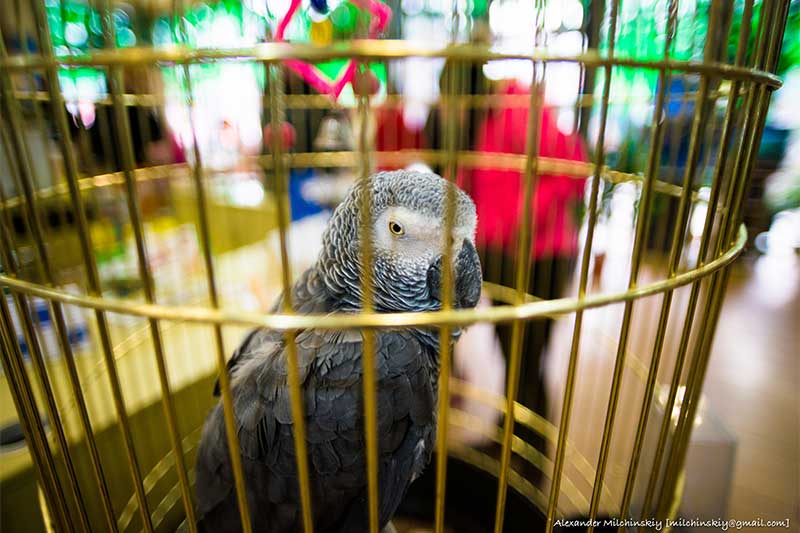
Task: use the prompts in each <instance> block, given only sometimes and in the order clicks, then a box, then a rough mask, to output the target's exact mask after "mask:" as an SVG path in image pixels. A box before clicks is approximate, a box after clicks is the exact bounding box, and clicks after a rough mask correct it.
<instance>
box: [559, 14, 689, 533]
mask: <svg viewBox="0 0 800 533" xmlns="http://www.w3.org/2000/svg"><path fill="white" fill-rule="evenodd" d="M673 1H674V0H673ZM618 13H619V0H613V3H612V7H611V14H610V17H611V18H610V20H609V34H608V39H609V40H608V55H609V57H610V58H612V59H613V57H614V48H615V45H616V32H617V15H618ZM667 42H668V44H667V47H668V46H669V39H668V40H667ZM612 75H613V69H612V66H611V65H610V64H609V65H607V66H606V73H605V79H604V80H603V94H602V103H601V107H600V123H599V130H598V133H597V146H596V148H595V154H596V155H595V157H596V159H597V161H596V163H595V170H594V175H593V176H592V185H591V192H590V198H589V220H588V222H587V229H586V242H585V243H584V247H583V253H582V257H581V268H580V275H579V281H578V299H583V298H584V297H585V296H586V286H587V283H588V278H589V263H590V261H591V254H592V244H593V240H594V228H595V225H596V223H597V196H598V192H599V189H600V175H601V173H602V168H603V165H604V164H605V133H606V123H607V122H608V105H609V104H608V102H609V99H610V96H611V76H612ZM663 93H664V91H663V88H662V91H661V93H660V96H661V99H662V102H661V106H659V109H660V108H661V107H662V106H663ZM589 114H591V113H589ZM654 136H655V135H654ZM650 180H652V177H651V178H650ZM582 324H583V311H580V310H579V311H577V312H576V313H575V324H574V326H573V330H572V343H571V346H570V356H569V363H568V367H567V381H566V384H565V386H564V397H563V401H562V403H561V409H562V410H561V420H560V422H559V429H558V441H557V444H556V454H555V461H554V464H553V475H552V482H551V483H552V485H551V488H550V497H549V500H548V504H547V531H548V533H550V532H552V531H553V526H554V520H555V515H556V510H557V507H558V497H559V492H560V489H561V477H562V473H563V469H564V460H565V457H566V447H567V434H568V431H569V421H570V414H571V410H572V400H573V392H574V386H575V377H576V374H577V365H578V351H579V346H580V337H581V327H582Z"/></svg>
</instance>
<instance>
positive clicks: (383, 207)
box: [317, 170, 482, 312]
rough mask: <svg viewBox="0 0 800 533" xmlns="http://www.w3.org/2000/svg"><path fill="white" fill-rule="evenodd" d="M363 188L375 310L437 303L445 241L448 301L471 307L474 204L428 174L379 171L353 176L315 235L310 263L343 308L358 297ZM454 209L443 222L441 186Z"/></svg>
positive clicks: (477, 271) (475, 262) (475, 266)
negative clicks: (316, 247) (449, 223)
mask: <svg viewBox="0 0 800 533" xmlns="http://www.w3.org/2000/svg"><path fill="white" fill-rule="evenodd" d="M364 187H369V190H370V194H371V198H370V200H371V201H370V223H371V235H372V254H373V257H372V265H373V269H372V272H373V280H374V283H373V288H374V304H375V309H376V310H377V311H379V312H392V311H431V310H437V309H439V308H440V307H441V293H442V283H443V278H444V272H443V265H442V261H443V254H442V252H443V250H444V246H450V247H451V258H452V261H453V269H452V272H453V276H454V277H453V282H454V284H453V289H454V290H453V305H454V306H455V307H456V308H468V307H475V305H476V304H477V303H478V298H479V297H480V292H481V278H482V276H481V265H480V260H479V259H478V253H477V251H476V250H475V227H476V223H477V217H476V214H475V204H474V203H473V202H472V200H471V199H470V197H469V196H468V195H467V194H466V193H465V192H464V191H462V190H461V189H459V188H458V187H456V186H455V185H453V184H451V183H449V182H448V181H446V180H444V179H443V178H441V177H439V176H437V175H436V174H432V173H421V172H412V171H405V170H400V171H393V172H379V173H377V174H375V175H373V176H371V177H370V178H368V179H367V180H363V181H359V182H358V183H357V184H356V185H354V186H353V187H352V188H351V190H350V192H349V193H348V195H347V197H346V198H345V200H344V201H343V202H342V203H341V204H340V205H339V207H337V209H336V211H335V212H334V214H333V216H332V218H331V222H330V225H329V226H328V228H327V229H326V231H325V234H324V236H323V248H322V252H321V254H320V258H319V261H318V263H317V267H318V269H319V271H320V273H321V274H322V277H323V280H324V281H325V284H326V285H327V286H328V288H329V289H330V290H331V292H332V293H333V294H334V295H335V296H336V297H337V298H339V299H341V300H342V301H343V302H344V303H345V305H346V306H347V307H351V308H358V307H359V306H360V304H361V289H362V282H361V232H360V231H359V227H360V222H361V220H362V218H361V214H362V213H361V208H362V204H363V196H362V195H363V191H364ZM449 187H452V189H453V192H454V195H453V196H454V199H455V210H454V215H455V216H454V219H453V228H452V232H451V233H450V234H449V235H447V234H446V233H447V232H446V228H445V217H446V202H447V196H448V188H449Z"/></svg>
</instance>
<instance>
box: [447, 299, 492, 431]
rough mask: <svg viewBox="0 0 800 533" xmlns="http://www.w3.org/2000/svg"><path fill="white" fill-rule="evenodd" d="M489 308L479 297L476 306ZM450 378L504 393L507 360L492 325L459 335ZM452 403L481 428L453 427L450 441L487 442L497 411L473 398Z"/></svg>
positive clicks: (483, 325)
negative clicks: (452, 376) (487, 431)
mask: <svg viewBox="0 0 800 533" xmlns="http://www.w3.org/2000/svg"><path fill="white" fill-rule="evenodd" d="M490 306H491V302H490V301H489V299H488V298H486V297H481V300H480V302H479V303H478V307H479V308H483V307H490ZM453 375H454V376H455V377H457V378H459V379H461V380H463V381H466V382H467V383H469V384H470V385H472V386H473V387H476V388H479V389H482V390H484V391H486V392H489V393H492V394H496V395H498V396H502V395H503V394H504V393H505V386H506V361H505V358H504V357H503V349H502V347H501V346H500V340H499V339H498V338H497V333H496V332H495V328H494V324H490V323H485V322H481V323H479V324H474V325H472V326H470V327H469V328H468V329H467V330H466V331H464V332H463V333H462V335H461V338H460V339H459V340H458V342H457V343H456V346H455V350H454V353H453ZM451 401H452V400H451ZM453 403H454V407H457V408H458V409H460V410H462V411H464V412H466V413H468V414H470V415H471V416H472V417H474V418H475V421H476V422H478V421H480V422H479V424H480V426H473V427H472V428H471V429H467V428H464V427H460V426H455V425H452V426H451V427H450V429H449V431H450V436H451V438H452V439H453V440H454V441H457V442H458V443H459V444H466V445H469V446H476V445H480V444H484V443H488V442H490V439H489V438H488V437H487V436H486V435H485V434H484V432H485V431H486V430H489V431H490V432H494V430H495V428H496V427H497V425H498V420H499V419H500V411H498V410H497V409H495V408H494V407H493V406H491V405H487V404H486V403H484V402H480V401H478V400H474V399H472V398H461V397H459V398H457V399H455V401H454V402H453ZM481 429H483V430H484V432H481Z"/></svg>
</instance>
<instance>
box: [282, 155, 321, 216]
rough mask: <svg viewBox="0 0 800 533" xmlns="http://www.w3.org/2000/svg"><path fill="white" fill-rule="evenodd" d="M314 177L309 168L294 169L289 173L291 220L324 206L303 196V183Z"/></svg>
mask: <svg viewBox="0 0 800 533" xmlns="http://www.w3.org/2000/svg"><path fill="white" fill-rule="evenodd" d="M313 177H314V171H313V170H311V169H309V168H299V169H294V170H292V171H291V173H290V174H289V205H290V206H291V209H292V222H294V221H296V220H300V219H301V218H305V217H307V216H310V215H316V214H317V213H319V212H321V211H323V210H324V208H323V207H322V206H320V205H318V204H315V203H313V202H309V201H308V200H306V199H305V198H303V194H302V188H303V184H304V183H305V182H307V181H308V180H310V179H311V178H313Z"/></svg>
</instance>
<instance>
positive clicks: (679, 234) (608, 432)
mask: <svg viewBox="0 0 800 533" xmlns="http://www.w3.org/2000/svg"><path fill="white" fill-rule="evenodd" d="M719 8H720V3H719V2H713V3H712V12H711V17H710V19H709V25H708V28H709V29H708V33H707V34H706V38H707V40H706V54H705V56H706V57H705V60H706V62H709V61H710V59H711V53H710V52H711V46H712V43H711V41H710V36H711V35H713V33H714V29H715V25H716V22H717V19H718V17H719V13H718V11H719ZM708 85H709V82H708V77H707V76H703V77H702V78H701V79H700V86H699V90H698V93H697V99H696V102H695V109H694V117H693V120H692V129H691V133H690V140H689V149H688V154H687V157H686V168H685V169H684V176H683V183H682V191H681V197H680V201H679V204H678V213H677V215H676V218H677V221H676V223H675V228H674V230H673V235H672V244H671V247H670V255H669V259H668V264H669V267H668V268H669V273H668V276H669V278H670V279H672V278H674V277H675V275H676V273H677V267H678V262H679V261H680V258H681V252H682V250H683V242H684V234H685V232H686V225H687V223H688V220H689V213H690V212H691V206H690V205H689V202H690V200H691V197H692V191H693V184H694V178H695V169H696V167H697V163H698V157H699V140H700V139H701V138H702V137H703V128H704V127H705V126H706V125H707V122H706V116H705V115H706V110H707V109H708V104H707V102H706V100H707V98H708ZM674 170H675V171H677V168H675V169H674ZM646 223H647V222H646V221H645V224H646ZM637 229H638V228H637ZM637 240H638V239H637ZM643 248H644V246H641V247H640V248H639V249H638V254H639V255H638V256H636V255H635V257H634V265H635V268H632V270H631V277H630V281H629V283H628V289H632V288H634V287H635V286H636V283H637V281H638V273H639V266H640V264H641V255H642V250H643ZM673 294H674V292H673V291H672V290H669V291H666V292H665V293H664V299H663V301H662V304H661V311H660V314H659V319H658V326H657V328H656V335H655V341H654V348H653V358H652V360H651V368H650V371H651V372H654V373H657V372H658V362H659V359H660V356H661V349H662V347H663V345H664V340H665V338H666V332H667V331H666V330H667V323H668V321H669V312H670V308H671V304H672V296H673ZM633 305H634V301H633V300H630V301H627V302H626V303H625V310H624V315H623V325H622V329H621V331H620V337H619V343H618V346H617V354H616V362H615V364H614V371H613V377H612V381H611V392H610V394H609V399H608V406H607V412H606V419H605V424H604V427H603V436H602V438H601V445H600V455H599V457H598V466H597V473H596V475H595V481H594V487H593V490H592V501H591V505H590V510H589V519H590V520H592V521H593V520H594V519H595V518H597V511H598V509H599V506H600V487H601V486H602V484H603V477H604V475H605V469H606V465H607V462H608V453H609V448H610V445H611V437H612V434H613V428H614V418H615V415H616V410H617V405H618V400H619V391H620V388H621V387H622V374H623V370H624V365H625V363H624V361H625V355H626V352H627V344H628V337H629V332H630V322H631V318H632V312H633ZM645 416H646V415H645ZM668 418H669V416H668V415H667V416H666V417H665V420H667V419H668ZM589 530H590V531H591V530H593V527H592V526H590V528H589Z"/></svg>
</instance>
